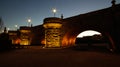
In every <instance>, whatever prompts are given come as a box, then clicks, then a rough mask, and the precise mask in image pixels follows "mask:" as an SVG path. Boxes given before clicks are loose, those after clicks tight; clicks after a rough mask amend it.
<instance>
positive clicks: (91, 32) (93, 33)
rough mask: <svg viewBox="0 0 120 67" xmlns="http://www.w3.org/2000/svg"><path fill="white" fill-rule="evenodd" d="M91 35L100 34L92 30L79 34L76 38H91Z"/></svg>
mask: <svg viewBox="0 0 120 67" xmlns="http://www.w3.org/2000/svg"><path fill="white" fill-rule="evenodd" d="M93 35H101V33H99V32H97V31H93V30H87V31H84V32H82V33H80V34H79V35H78V36H77V37H78V38H83V37H84V36H93Z"/></svg>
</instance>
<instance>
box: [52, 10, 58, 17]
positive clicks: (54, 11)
mask: <svg viewBox="0 0 120 67" xmlns="http://www.w3.org/2000/svg"><path fill="white" fill-rule="evenodd" d="M52 12H53V13H54V17H55V14H56V12H57V9H56V8H53V9H52Z"/></svg>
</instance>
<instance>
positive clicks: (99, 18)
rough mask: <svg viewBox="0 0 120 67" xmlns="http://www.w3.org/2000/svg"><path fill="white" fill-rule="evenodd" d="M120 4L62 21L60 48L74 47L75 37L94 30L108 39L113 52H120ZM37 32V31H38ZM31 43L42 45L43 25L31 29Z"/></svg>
mask: <svg viewBox="0 0 120 67" xmlns="http://www.w3.org/2000/svg"><path fill="white" fill-rule="evenodd" d="M119 23H120V4H117V5H113V6H111V7H109V8H105V9H101V10H97V11H93V12H89V13H86V14H80V15H77V16H73V17H69V18H64V19H62V28H61V30H62V39H61V42H62V43H61V45H62V46H74V44H75V41H76V37H77V36H78V34H80V33H81V32H83V31H86V30H94V31H98V32H100V33H101V34H102V35H103V36H105V37H107V38H108V41H109V42H110V46H111V48H112V49H114V50H120V41H119V37H120V35H119V34H120V30H119V29H120V24H119ZM38 30H39V31H38ZM33 33H34V34H35V35H33V43H35V42H36V43H43V42H44V38H45V36H44V35H45V33H44V28H43V25H39V26H35V27H33Z"/></svg>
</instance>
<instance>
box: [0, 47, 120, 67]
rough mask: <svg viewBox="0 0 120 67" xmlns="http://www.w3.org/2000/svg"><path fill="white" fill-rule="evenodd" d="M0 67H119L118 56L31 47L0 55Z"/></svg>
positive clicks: (119, 56) (97, 52) (95, 52)
mask: <svg viewBox="0 0 120 67" xmlns="http://www.w3.org/2000/svg"><path fill="white" fill-rule="evenodd" d="M0 67H120V55H116V54H112V53H106V52H100V51H76V50H73V49H43V48H39V47H37V48H36V47H31V48H25V49H16V50H11V51H8V52H3V53H0Z"/></svg>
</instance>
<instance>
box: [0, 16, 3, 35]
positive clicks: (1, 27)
mask: <svg viewBox="0 0 120 67" xmlns="http://www.w3.org/2000/svg"><path fill="white" fill-rule="evenodd" d="M2 29H3V21H2V18H1V17H0V33H1V32H2Z"/></svg>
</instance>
